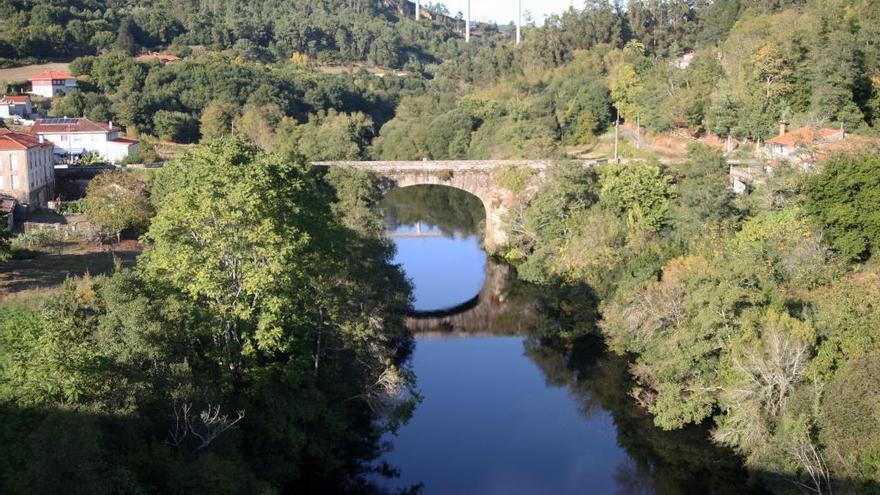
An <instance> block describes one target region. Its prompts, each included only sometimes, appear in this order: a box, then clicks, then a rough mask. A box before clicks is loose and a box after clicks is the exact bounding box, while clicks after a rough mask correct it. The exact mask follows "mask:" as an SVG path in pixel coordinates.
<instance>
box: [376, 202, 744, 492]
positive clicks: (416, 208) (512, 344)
mask: <svg viewBox="0 0 880 495" xmlns="http://www.w3.org/2000/svg"><path fill="white" fill-rule="evenodd" d="M383 209H384V211H385V217H386V229H387V231H388V235H389V236H390V237H392V238H393V239H394V242H395V243H396V245H397V258H396V260H397V262H398V263H401V264H402V266H403V267H404V270H405V271H406V273H407V275H408V276H409V277H410V278H411V279H412V281H413V284H414V291H415V309H416V310H417V311H435V312H434V313H432V314H430V315H427V314H426V315H425V316H424V317H423V318H421V319H418V318H417V319H416V321H415V322H414V323H413V324H412V325H411V327H412V328H413V329H414V331H416V350H415V353H414V356H413V363H412V364H413V368H414V370H415V373H416V376H417V380H418V388H419V391H420V393H421V395H422V396H423V401H422V403H421V404H419V406H418V407H417V409H416V411H415V413H414V415H413V417H412V419H411V420H410V421H409V422H408V423H407V424H406V425H404V426H403V427H402V428H401V429H400V430H399V432H398V434H397V435H396V436H392V437H390V438H388V440H389V444H390V445H391V448H390V451H389V452H387V453H386V454H385V456H384V458H383V460H384V461H385V462H387V463H388V464H390V465H391V466H392V467H395V468H397V469H398V470H399V472H400V476H399V478H396V479H392V480H386V481H383V484H384V485H386V486H387V487H388V488H391V489H402V488H409V487H420V489H421V491H420V492H419V493H424V494H444V495H453V494H506V495H515V494H600V495H601V494H688V495H691V494H703V493H706V494H708V493H712V494H748V493H759V492H757V491H756V490H755V489H753V488H750V487H748V486H747V485H746V478H747V475H746V474H745V472H744V470H743V469H742V467H741V465H740V461H739V459H738V458H737V457H736V456H734V455H733V453H732V452H730V451H727V450H724V449H720V448H717V447H714V446H713V445H711V444H710V443H709V441H708V439H707V438H708V437H707V434H708V433H707V431H706V430H705V429H701V428H692V429H688V430H684V431H678V432H663V431H661V430H659V429H657V428H655V427H654V426H653V424H652V422H651V418H650V417H649V416H647V415H646V414H644V413H643V412H642V411H640V410H639V409H638V408H637V407H636V405H635V403H634V402H633V401H632V400H631V399H630V398H629V396H628V395H627V391H628V390H629V388H630V387H631V383H630V381H629V378H628V375H627V371H626V366H627V363H626V362H625V360H623V359H621V358H619V357H616V356H613V355H610V354H608V353H606V352H604V350H603V349H602V346H601V343H600V342H597V341H596V340H595V339H593V340H588V341H586V342H584V343H583V344H582V345H580V346H579V347H578V348H577V349H576V350H575V351H574V352H573V353H572V354H568V355H563V354H562V353H561V352H559V351H554V350H553V349H551V348H549V347H548V346H545V345H542V343H541V339H539V338H537V337H536V336H535V333H536V332H533V329H532V327H533V326H534V327H537V326H540V324H541V322H542V321H546V317H543V316H542V315H541V314H540V309H539V306H538V305H536V304H534V303H533V301H532V299H533V297H532V296H530V294H533V295H534V294H536V293H540V291H538V290H536V289H534V288H528V287H524V286H523V284H520V283H518V282H517V281H516V280H515V275H513V274H512V273H511V270H510V269H508V268H506V267H501V266H499V265H495V264H492V263H490V262H489V261H487V259H486V256H485V253H484V252H483V251H482V250H481V248H480V234H481V224H480V222H481V221H482V218H483V213H482V206H481V205H480V204H479V201H478V200H477V199H476V198H474V197H473V196H470V195H468V194H467V193H463V192H460V191H456V190H453V189H449V188H445V187H438V186H419V187H412V188H405V189H401V190H398V191H394V192H393V193H391V194H389V195H388V196H387V198H386V200H385V202H384V205H383ZM478 295H479V297H477V296H478ZM475 297H476V299H475ZM467 301H471V302H472V303H471V304H467V305H465V307H464V308H463V310H462V311H460V312H459V313H457V314H444V313H442V312H441V313H437V312H436V310H444V309H447V308H450V307H455V306H456V305H460V304H462V303H465V302H467ZM473 301H476V302H473Z"/></svg>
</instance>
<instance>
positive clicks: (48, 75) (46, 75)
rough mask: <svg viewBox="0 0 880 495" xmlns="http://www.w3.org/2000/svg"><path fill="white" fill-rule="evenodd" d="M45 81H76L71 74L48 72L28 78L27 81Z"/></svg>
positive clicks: (55, 71)
mask: <svg viewBox="0 0 880 495" xmlns="http://www.w3.org/2000/svg"><path fill="white" fill-rule="evenodd" d="M47 79H76V77H74V76H73V75H72V74H68V73H67V72H61V71H57V70H50V71H48V72H41V73H40V74H37V75H35V76H31V77H29V78H28V81H45V80H47Z"/></svg>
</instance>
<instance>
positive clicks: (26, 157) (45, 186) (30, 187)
mask: <svg viewBox="0 0 880 495" xmlns="http://www.w3.org/2000/svg"><path fill="white" fill-rule="evenodd" d="M52 148H53V146H52V143H50V142H47V141H45V140H43V139H40V138H39V137H37V136H34V135H31V134H26V133H24V132H16V131H11V130H9V129H0V195H3V196H8V197H12V198H15V199H16V200H17V201H18V202H19V203H20V204H22V205H23V206H24V207H26V208H28V209H31V210H32V209H35V208H38V207H45V206H46V204H47V202H48V201H50V200H51V199H52V198H53V195H54V194H55V166H54V165H55V164H54V157H53V154H52Z"/></svg>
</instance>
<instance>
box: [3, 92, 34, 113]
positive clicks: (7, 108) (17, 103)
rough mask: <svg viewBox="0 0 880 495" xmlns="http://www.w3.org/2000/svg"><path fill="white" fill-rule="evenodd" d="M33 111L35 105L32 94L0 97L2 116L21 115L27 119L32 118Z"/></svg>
mask: <svg viewBox="0 0 880 495" xmlns="http://www.w3.org/2000/svg"><path fill="white" fill-rule="evenodd" d="M33 112H34V106H33V104H32V103H31V97H30V96H27V95H22V96H12V95H11V96H4V97H2V98H0V118H3V119H8V118H10V117H21V118H23V119H27V118H30V116H31V114H32V113H33Z"/></svg>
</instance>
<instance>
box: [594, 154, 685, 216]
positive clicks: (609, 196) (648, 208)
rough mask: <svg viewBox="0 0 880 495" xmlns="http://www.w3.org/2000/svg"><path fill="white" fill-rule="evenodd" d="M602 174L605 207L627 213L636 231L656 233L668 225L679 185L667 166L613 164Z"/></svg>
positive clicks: (602, 196) (602, 193)
mask: <svg viewBox="0 0 880 495" xmlns="http://www.w3.org/2000/svg"><path fill="white" fill-rule="evenodd" d="M599 173H600V181H599V183H600V185H601V190H600V192H599V198H600V200H601V202H602V204H603V205H605V206H607V207H608V208H610V209H612V210H613V211H616V212H618V213H621V214H624V216H625V217H626V218H627V220H628V221H629V223H630V225H631V226H633V227H635V228H643V229H647V230H651V231H655V232H656V231H659V230H660V229H661V228H662V227H663V226H664V225H665V224H666V222H667V220H668V215H669V207H670V205H671V202H672V199H673V198H674V197H675V186H674V185H673V182H672V177H670V176H669V175H668V174H667V172H666V170H665V169H664V168H663V166H661V165H659V164H656V163H643V162H636V163H632V164H626V165H621V164H611V165H608V166H606V167H604V168H602V169H601V170H600V172H599Z"/></svg>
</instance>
